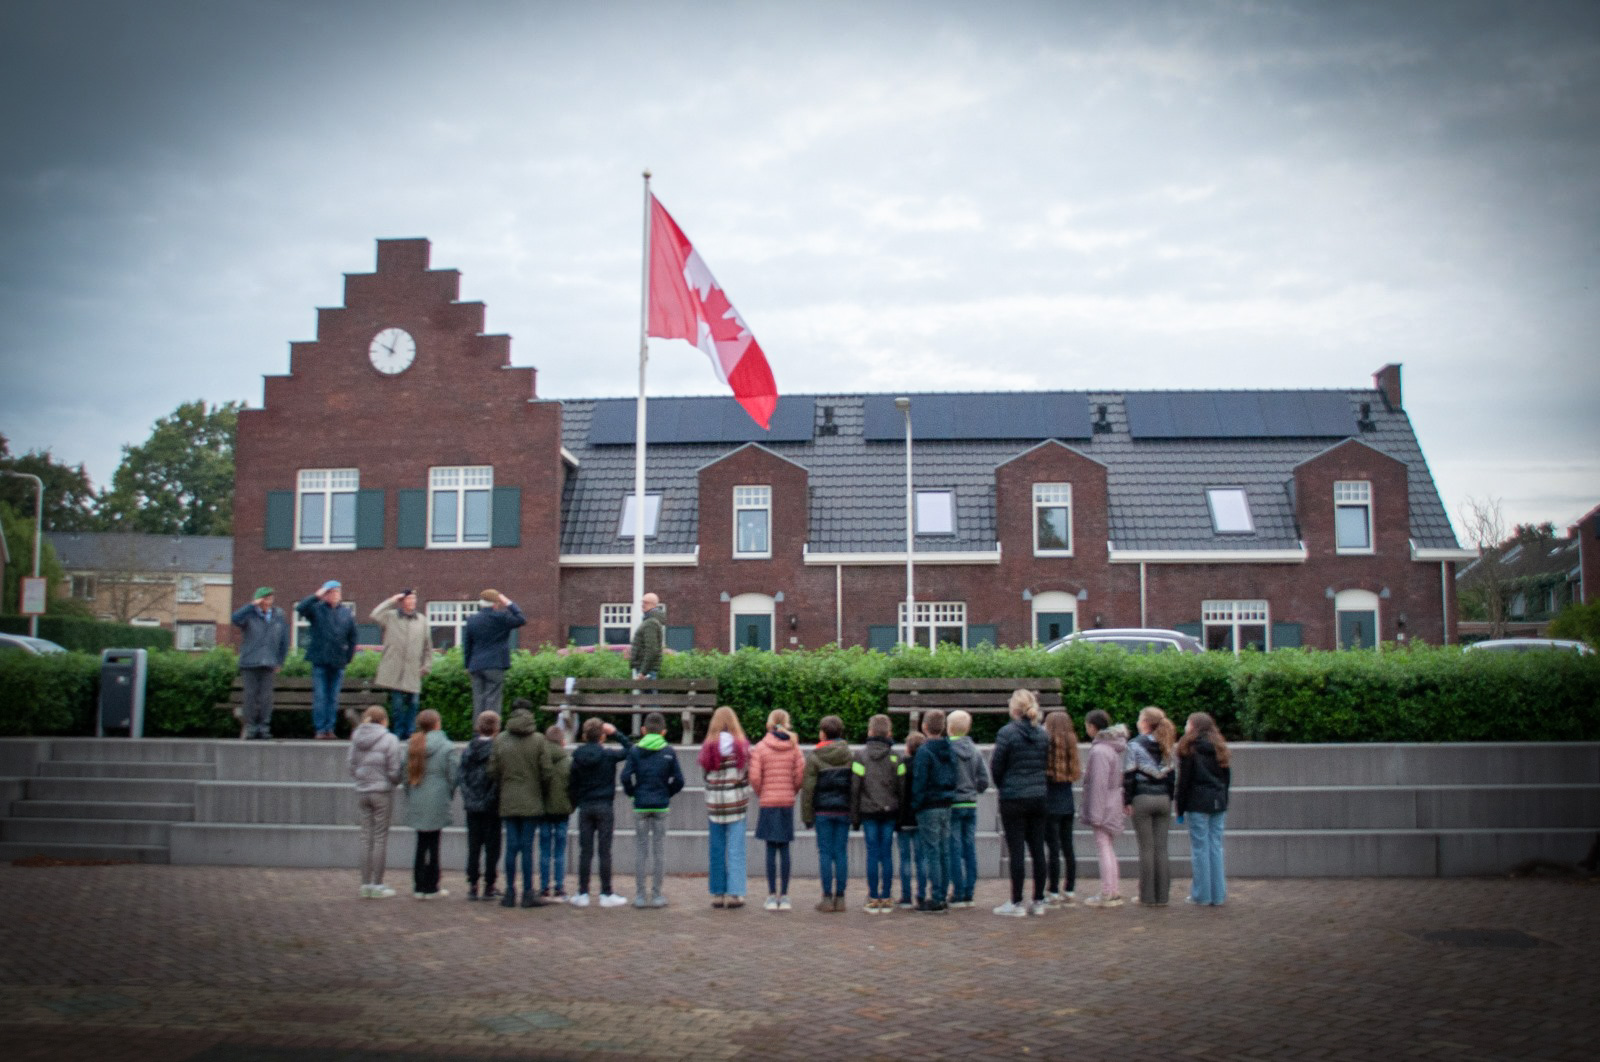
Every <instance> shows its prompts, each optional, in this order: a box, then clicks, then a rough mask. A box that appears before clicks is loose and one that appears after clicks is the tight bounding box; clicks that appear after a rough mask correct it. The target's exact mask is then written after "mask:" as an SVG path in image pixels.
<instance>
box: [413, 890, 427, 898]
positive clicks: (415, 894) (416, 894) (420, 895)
mask: <svg viewBox="0 0 1600 1062" xmlns="http://www.w3.org/2000/svg"><path fill="white" fill-rule="evenodd" d="M411 898H412V899H413V900H426V899H427V898H428V894H427V893H425V892H422V891H421V890H416V891H413V892H412V893H411Z"/></svg>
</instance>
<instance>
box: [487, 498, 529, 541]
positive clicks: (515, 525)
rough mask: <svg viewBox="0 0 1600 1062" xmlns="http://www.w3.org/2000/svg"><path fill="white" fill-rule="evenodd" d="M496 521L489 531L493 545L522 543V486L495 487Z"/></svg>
mask: <svg viewBox="0 0 1600 1062" xmlns="http://www.w3.org/2000/svg"><path fill="white" fill-rule="evenodd" d="M493 520H494V523H493V526H492V528H491V529H490V531H489V545H491V546H520V545H522V488H521V487H496V488H495V489H494V518H493Z"/></svg>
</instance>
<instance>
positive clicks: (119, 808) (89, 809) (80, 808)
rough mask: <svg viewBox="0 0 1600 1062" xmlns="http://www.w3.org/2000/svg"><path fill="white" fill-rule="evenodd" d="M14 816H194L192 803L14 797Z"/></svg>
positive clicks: (179, 818)
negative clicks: (98, 801) (19, 798)
mask: <svg viewBox="0 0 1600 1062" xmlns="http://www.w3.org/2000/svg"><path fill="white" fill-rule="evenodd" d="M11 815H12V817H14V818H19V819H23V818H31V819H144V820H150V821H154V822H188V821H189V820H191V819H193V818H194V805H193V804H163V803H159V802H146V803H133V802H104V803H96V802H94V801H90V800H15V801H12V803H11Z"/></svg>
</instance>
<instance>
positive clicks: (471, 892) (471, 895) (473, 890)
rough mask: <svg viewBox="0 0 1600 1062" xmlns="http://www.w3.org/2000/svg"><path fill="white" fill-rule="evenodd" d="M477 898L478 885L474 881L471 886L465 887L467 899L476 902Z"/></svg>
mask: <svg viewBox="0 0 1600 1062" xmlns="http://www.w3.org/2000/svg"><path fill="white" fill-rule="evenodd" d="M477 898H478V883H477V882H476V881H474V882H473V883H472V884H471V885H468V886H467V899H469V900H476V899H477Z"/></svg>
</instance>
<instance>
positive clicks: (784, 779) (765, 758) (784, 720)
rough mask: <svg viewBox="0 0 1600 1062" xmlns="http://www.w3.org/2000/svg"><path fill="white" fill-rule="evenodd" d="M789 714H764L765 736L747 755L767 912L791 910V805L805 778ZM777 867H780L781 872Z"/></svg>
mask: <svg viewBox="0 0 1600 1062" xmlns="http://www.w3.org/2000/svg"><path fill="white" fill-rule="evenodd" d="M790 727H791V724H790V722H789V713H788V712H786V711H784V710H783V709H782V708H774V709H773V710H772V711H771V712H769V713H767V733H766V736H764V737H763V738H762V739H761V740H760V741H758V742H756V746H755V748H754V749H752V750H751V752H750V786H751V788H753V789H754V790H755V794H756V803H758V804H759V805H760V806H761V811H760V812H759V814H758V815H757V817H756V839H757V840H761V841H765V842H767V902H766V903H764V904H762V907H763V909H765V910H768V911H788V910H792V909H793V904H791V903H790V902H789V866H790V855H789V845H790V844H791V843H792V842H793V841H794V802H795V797H796V796H797V795H798V794H799V792H800V783H801V781H802V780H803V779H804V777H805V771H806V758H805V756H803V755H802V754H801V752H800V743H799V741H797V740H795V736H794V734H793V733H792V732H791V730H790ZM779 864H782V870H781V873H780V869H779Z"/></svg>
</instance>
